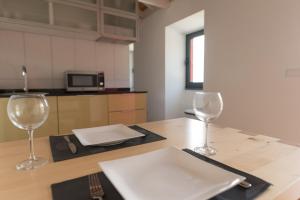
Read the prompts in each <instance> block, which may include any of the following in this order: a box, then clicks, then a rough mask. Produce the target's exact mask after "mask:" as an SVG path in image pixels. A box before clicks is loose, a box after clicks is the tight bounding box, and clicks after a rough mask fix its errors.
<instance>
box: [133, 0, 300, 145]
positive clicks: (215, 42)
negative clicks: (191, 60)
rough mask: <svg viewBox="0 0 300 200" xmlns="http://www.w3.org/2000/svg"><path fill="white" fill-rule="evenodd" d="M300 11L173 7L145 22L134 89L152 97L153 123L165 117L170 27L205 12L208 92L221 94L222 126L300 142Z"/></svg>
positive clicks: (288, 3)
mask: <svg viewBox="0 0 300 200" xmlns="http://www.w3.org/2000/svg"><path fill="white" fill-rule="evenodd" d="M299 8H300V1H298V0H285V1H282V0H265V1H261V0H251V1H236V0H224V1H211V0H184V1H182V0H175V1H173V3H172V4H171V7H170V8H168V9H166V10H161V11H159V12H156V13H154V14H153V15H152V16H150V17H149V18H147V19H145V20H144V21H143V23H142V29H143V31H142V34H141V42H139V43H138V44H137V45H136V48H135V50H136V57H135V67H136V68H135V69H136V70H135V71H136V73H135V79H136V81H135V87H136V88H139V89H145V90H149V97H150V98H149V112H150V113H149V119H151V120H159V119H162V118H164V117H165V116H164V112H162V111H164V110H165V101H164V99H165V98H164V97H165V94H166V91H165V79H164V77H165V75H164V71H165V52H164V49H165V48H164V45H165V34H164V30H165V26H167V25H169V24H171V23H173V22H175V21H177V20H179V19H182V18H184V17H186V16H188V15H191V14H193V13H195V12H197V11H200V10H202V9H204V10H205V34H206V44H205V85H204V87H205V89H206V90H211V91H221V92H222V94H223V98H224V112H223V114H222V116H221V118H220V119H219V121H218V123H220V124H222V125H225V126H230V127H233V128H238V129H243V130H247V131H250V132H255V133H261V134H267V135H270V136H275V137H280V138H282V139H284V140H287V141H289V142H294V143H300V123H299V121H300V76H299V74H300V73H299V71H300V59H299V52H300V39H299V35H300V26H299V23H298V22H299V18H300V12H299ZM289 69H296V70H294V72H295V73H294V74H293V75H290V76H292V77H289V76H286V71H287V70H289ZM288 75H289V73H288Z"/></svg>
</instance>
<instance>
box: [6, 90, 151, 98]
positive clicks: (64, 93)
mask: <svg viewBox="0 0 300 200" xmlns="http://www.w3.org/2000/svg"><path fill="white" fill-rule="evenodd" d="M29 92H33V93H34V92H40V93H46V96H77V95H107V94H130V93H147V92H146V91H130V89H129V88H106V89H105V90H104V91H97V92H67V91H66V90H65V89H31V90H29ZM18 93H24V91H23V90H21V89H11V90H9V89H3V90H2V89H0V98H5V97H10V96H11V95H13V94H18Z"/></svg>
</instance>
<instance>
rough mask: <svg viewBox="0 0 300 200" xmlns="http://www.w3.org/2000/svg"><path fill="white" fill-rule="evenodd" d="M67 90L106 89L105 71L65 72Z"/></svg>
mask: <svg viewBox="0 0 300 200" xmlns="http://www.w3.org/2000/svg"><path fill="white" fill-rule="evenodd" d="M65 85H66V90H67V91H69V92H75V91H82V92H84V91H101V90H104V73H103V72H88V71H67V72H65Z"/></svg>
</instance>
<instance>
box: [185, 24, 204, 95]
mask: <svg viewBox="0 0 300 200" xmlns="http://www.w3.org/2000/svg"><path fill="white" fill-rule="evenodd" d="M202 35H204V29H202V30H199V31H195V32H193V33H189V34H187V35H186V40H185V41H186V44H185V47H186V54H185V66H186V69H185V89H187V90H203V82H200V83H194V82H191V79H190V73H191V66H190V55H191V54H190V53H191V46H190V45H191V40H192V39H193V38H195V37H197V36H202Z"/></svg>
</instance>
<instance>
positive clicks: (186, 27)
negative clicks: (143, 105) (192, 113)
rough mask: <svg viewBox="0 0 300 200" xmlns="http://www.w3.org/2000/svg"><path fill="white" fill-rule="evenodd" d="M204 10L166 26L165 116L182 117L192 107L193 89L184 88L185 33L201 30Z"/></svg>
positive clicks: (170, 117) (169, 117)
mask: <svg viewBox="0 0 300 200" xmlns="http://www.w3.org/2000/svg"><path fill="white" fill-rule="evenodd" d="M203 27H204V11H203V10H202V11H200V12H197V13H196V14H193V15H191V16H188V17H186V18H184V19H182V20H180V21H177V22H175V23H173V24H171V25H169V26H167V27H166V34H165V42H166V45H165V63H166V64H165V118H166V119H173V118H178V117H184V116H185V114H184V110H186V109H191V108H192V102H193V96H194V93H195V92H196V91H195V90H186V89H185V76H186V75H185V74H186V72H185V70H186V66H185V58H186V46H185V45H186V34H189V33H192V32H195V31H199V30H202V29H203Z"/></svg>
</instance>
